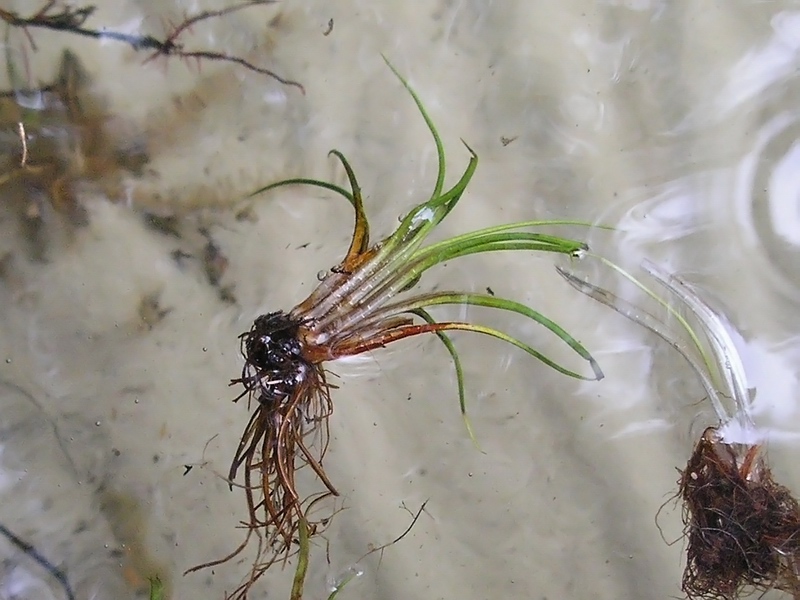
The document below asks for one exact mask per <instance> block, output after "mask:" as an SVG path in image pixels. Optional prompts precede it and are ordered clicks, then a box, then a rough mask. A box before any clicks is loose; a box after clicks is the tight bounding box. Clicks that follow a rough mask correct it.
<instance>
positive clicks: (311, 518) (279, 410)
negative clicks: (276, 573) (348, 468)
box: [187, 312, 338, 600]
mask: <svg viewBox="0 0 800 600" xmlns="http://www.w3.org/2000/svg"><path fill="white" fill-rule="evenodd" d="M297 329H298V323H297V322H295V321H294V320H292V319H291V318H290V317H289V316H287V315H286V314H284V313H282V312H277V313H270V314H268V315H264V316H262V317H259V318H258V319H256V321H255V323H254V324H253V327H252V328H251V330H250V331H248V332H247V333H245V334H243V335H242V336H241V338H242V354H243V355H244V357H245V365H244V368H243V370H242V376H241V377H240V378H238V379H235V380H233V381H232V384H242V385H243V386H244V392H243V393H242V394H241V395H240V396H239V397H238V398H236V400H239V399H240V398H242V397H244V396H249V399H250V400H252V401H255V402H256V403H257V406H256V409H255V412H254V413H253V414H252V416H251V417H250V421H249V422H248V423H247V426H246V427H245V430H244V433H243V434H242V439H241V441H240V443H239V447H238V449H237V451H236V455H235V456H234V459H233V462H232V463H231V468H230V472H229V481H230V482H231V486H233V482H234V480H235V479H236V478H237V476H238V475H239V474H240V473H241V475H242V480H243V485H242V487H243V488H244V490H245V497H246V501H247V509H248V517H249V519H248V521H246V522H243V523H242V524H243V526H244V527H245V528H246V529H247V536H246V538H245V540H244V541H243V542H242V544H241V545H240V546H239V547H238V548H236V549H235V550H234V551H233V552H232V553H231V554H229V555H228V556H226V557H224V558H222V559H220V560H217V561H213V562H209V563H206V564H203V565H199V566H197V567H194V568H192V569H190V570H189V571H187V572H191V571H196V570H198V569H202V568H206V567H211V566H214V565H218V564H221V563H224V562H227V561H229V560H231V559H232V558H234V557H235V556H237V555H238V554H240V553H241V552H242V551H244V550H245V548H247V547H248V545H250V543H251V542H252V541H253V539H255V540H257V548H256V558H255V561H254V562H253V566H252V568H251V570H250V574H249V576H248V577H247V578H246V580H245V581H244V583H242V585H241V586H240V587H239V588H237V589H236V590H234V591H233V592H232V593H231V594H230V595H229V596H228V598H232V599H237V600H238V599H244V598H247V596H248V593H249V591H250V588H251V587H252V586H253V584H254V583H255V582H256V581H257V580H258V579H259V578H260V577H261V576H262V575H263V574H264V573H265V572H266V571H267V570H268V569H269V568H270V567H271V566H272V565H274V564H275V563H278V562H281V563H284V564H285V562H286V560H288V559H289V558H290V557H292V556H293V555H295V554H296V553H297V552H298V550H299V549H300V545H301V537H302V536H301V528H304V532H305V535H306V536H308V537H313V536H315V535H319V534H321V533H322V532H323V531H324V529H325V527H326V526H327V524H328V522H329V519H330V517H331V514H330V513H329V512H328V513H325V512H324V511H320V514H316V515H315V513H316V512H317V511H316V505H317V504H318V503H319V502H321V501H322V500H324V499H325V498H328V497H330V496H337V495H338V492H337V491H336V488H334V486H333V484H332V483H331V481H330V480H329V479H328V476H327V475H326V474H325V471H324V469H323V467H322V461H323V459H324V457H325V453H326V452H327V449H328V441H329V431H328V419H329V417H330V416H331V414H332V413H333V404H332V403H331V397H330V387H329V385H328V383H327V382H326V380H325V371H324V370H323V369H322V367H321V366H320V365H318V364H311V363H309V362H307V361H306V360H305V359H304V358H303V357H302V356H301V353H300V345H299V343H298V342H297ZM306 467H310V469H311V470H312V471H313V472H314V474H315V475H316V477H317V478H318V479H319V480H320V481H322V483H323V486H324V487H323V488H322V489H321V490H320V489H317V490H315V491H313V492H311V493H301V491H300V490H298V486H297V482H296V480H295V477H296V474H297V473H298V472H300V471H302V470H303V469H304V468H306Z"/></svg>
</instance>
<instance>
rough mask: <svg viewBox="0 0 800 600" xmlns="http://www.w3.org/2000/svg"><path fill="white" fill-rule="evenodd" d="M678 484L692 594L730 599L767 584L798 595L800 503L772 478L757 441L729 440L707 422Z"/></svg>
mask: <svg viewBox="0 0 800 600" xmlns="http://www.w3.org/2000/svg"><path fill="white" fill-rule="evenodd" d="M679 486H680V491H679V493H680V496H681V498H682V499H683V502H684V523H685V525H686V535H687V537H688V548H687V561H686V569H685V571H684V575H683V591H684V592H685V593H686V595H687V596H688V597H689V598H690V599H693V598H704V599H711V598H713V599H724V600H732V599H735V598H738V597H740V595H741V594H742V593H743V592H745V591H752V590H757V591H766V590H769V589H779V590H783V591H786V592H790V593H792V594H793V595H794V597H795V598H800V583H799V582H798V578H797V575H798V571H797V568H798V563H797V561H798V559H800V506H798V503H797V501H796V500H795V499H794V497H793V496H792V494H791V493H790V492H789V490H788V489H787V488H785V487H783V486H781V485H778V484H777V483H775V482H774V481H773V479H772V474H771V473H770V470H769V468H768V466H767V464H766V462H765V459H764V456H763V454H761V448H760V446H741V445H735V444H727V443H725V442H723V441H722V440H721V439H720V437H719V435H718V433H717V430H716V429H715V428H708V429H706V431H705V432H704V434H703V437H702V438H701V439H700V441H699V442H698V444H697V446H696V447H695V450H694V452H693V454H692V456H691V458H690V459H689V463H688V464H687V466H686V469H685V470H684V471H683V472H682V474H681V478H680V481H679Z"/></svg>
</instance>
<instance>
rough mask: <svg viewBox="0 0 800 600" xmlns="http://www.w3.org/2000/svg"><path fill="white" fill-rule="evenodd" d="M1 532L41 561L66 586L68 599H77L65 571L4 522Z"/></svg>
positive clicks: (23, 550)
mask: <svg viewBox="0 0 800 600" xmlns="http://www.w3.org/2000/svg"><path fill="white" fill-rule="evenodd" d="M0 534H2V535H4V536H5V537H6V538H8V541H10V542H11V543H12V544H14V545H15V546H16V547H17V548H19V549H20V550H21V551H22V552H23V553H25V554H27V555H28V556H29V557H30V558H32V559H33V560H34V561H36V562H37V563H39V566H41V567H42V568H43V569H44V570H45V571H47V572H48V573H50V575H52V576H53V578H54V579H56V580H57V581H58V583H60V584H61V587H62V588H64V595H65V596H66V597H67V600H75V593H74V592H73V591H72V587H71V586H70V585H69V580H68V579H67V575H66V573H64V571H62V570H61V569H59V568H58V567H56V566H55V565H54V564H53V563H51V562H50V561H49V560H47V559H46V558H45V557H44V556H42V555H41V554H40V553H39V551H38V550H37V549H36V548H34V547H33V545H32V544H29V543H28V542H26V541H25V540H23V539H22V538H20V537H18V536H17V535H16V534H15V533H14V532H13V531H11V530H10V529H9V528H8V527H6V526H5V525H3V524H2V523H0Z"/></svg>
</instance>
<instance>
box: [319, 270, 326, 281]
mask: <svg viewBox="0 0 800 600" xmlns="http://www.w3.org/2000/svg"><path fill="white" fill-rule="evenodd" d="M327 275H328V272H327V271H320V272H319V273H317V281H322V280H323V279H325V277H326V276H327Z"/></svg>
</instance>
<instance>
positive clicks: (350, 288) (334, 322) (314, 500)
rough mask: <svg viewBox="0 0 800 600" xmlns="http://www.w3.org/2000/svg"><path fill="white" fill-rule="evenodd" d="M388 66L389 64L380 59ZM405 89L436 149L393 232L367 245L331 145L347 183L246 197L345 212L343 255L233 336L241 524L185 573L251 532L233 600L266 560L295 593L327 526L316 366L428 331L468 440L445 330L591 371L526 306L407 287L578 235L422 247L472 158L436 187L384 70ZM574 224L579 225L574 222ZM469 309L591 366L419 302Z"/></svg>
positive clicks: (354, 189)
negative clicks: (516, 325) (523, 323)
mask: <svg viewBox="0 0 800 600" xmlns="http://www.w3.org/2000/svg"><path fill="white" fill-rule="evenodd" d="M389 66H390V68H391V65H389ZM392 70H393V72H394V73H395V75H396V76H397V77H398V78H399V79H400V81H401V82H402V84H403V85H404V86H405V88H406V90H407V91H408V92H409V94H410V95H411V97H412V98H413V100H414V102H415V103H416V106H417V109H418V110H419V112H420V114H421V115H422V118H423V119H424V121H425V123H426V125H427V127H428V130H429V131H430V133H431V135H432V137H433V142H434V144H435V147H436V153H437V157H438V172H437V176H436V182H435V184H434V188H433V193H432V194H431V196H430V198H429V199H428V200H426V201H425V202H422V203H421V204H419V205H417V206H415V207H414V208H413V209H411V210H410V211H409V212H408V214H407V215H406V216H405V217H404V218H403V219H402V220H401V222H400V225H399V226H398V227H397V229H396V230H395V231H394V232H393V233H392V234H391V235H389V236H388V237H386V238H385V239H383V240H381V241H380V242H378V243H375V244H370V232H369V223H368V219H367V216H366V213H365V210H364V206H363V200H362V195H361V190H360V188H359V185H358V181H357V179H356V176H355V173H354V172H353V169H352V168H351V166H350V164H349V162H348V161H347V159H346V158H345V157H344V156H343V155H342V154H341V153H340V152H338V151H337V150H332V151H331V154H333V155H334V156H335V157H336V158H338V159H339V160H340V161H341V163H342V165H343V167H344V170H345V172H346V174H347V178H348V180H349V185H350V190H349V191H348V190H346V189H344V188H342V187H339V186H337V185H335V184H332V183H328V182H324V181H318V180H314V179H302V178H300V179H288V180H285V181H279V182H277V183H273V184H271V185H267V186H265V187H263V188H261V189H259V190H257V191H256V192H254V193H253V195H256V194H261V193H264V192H266V191H269V190H273V189H275V188H278V187H282V186H287V185H297V184H302V185H310V186H316V187H319V188H323V189H326V190H330V191H332V192H334V193H336V194H338V195H340V196H342V197H343V198H345V199H346V200H347V201H348V202H349V203H350V205H351V206H352V208H353V210H354V213H355V226H354V230H353V235H352V239H351V242H350V247H349V249H348V250H347V253H346V254H345V257H344V259H343V260H342V261H341V262H340V263H339V264H338V265H336V266H335V267H333V268H332V269H330V271H329V272H328V273H327V274H326V275H325V277H324V278H323V279H322V281H321V282H320V284H319V285H318V286H317V288H316V289H315V290H314V291H313V292H312V293H311V294H310V295H309V296H308V298H306V299H305V300H303V301H302V302H301V303H299V304H298V305H297V306H295V307H294V308H293V309H291V310H289V311H288V312H284V311H275V312H271V313H268V314H265V315H261V316H259V317H257V318H256V319H255V322H254V323H253V325H252V327H251V328H250V330H249V331H247V332H245V333H243V334H242V335H241V336H240V337H241V351H242V355H243V356H244V366H243V369H242V373H241V376H240V377H238V378H236V379H234V380H233V381H232V384H237V385H241V386H242V387H243V390H242V392H241V394H239V396H237V398H235V399H234V401H238V400H239V399H241V398H243V397H245V396H247V397H248V400H250V401H252V402H254V403H255V411H254V412H253V414H252V416H251V417H250V420H249V422H248V424H247V426H246V428H245V431H244V434H243V435H242V439H241V442H240V444H239V447H238V449H237V451H236V454H235V457H234V459H233V462H232V464H231V468H230V472H229V478H230V482H231V486H233V485H234V482H235V481H236V479H237V476H238V475H239V474H243V478H242V483H241V484H240V485H241V486H242V487H243V489H244V491H245V496H246V500H247V507H248V515H249V521H248V522H247V523H246V527H247V535H246V538H245V540H244V541H243V542H242V544H241V545H240V546H239V547H238V548H237V549H236V550H234V552H232V553H231V554H230V555H228V556H226V557H225V558H223V559H221V560H218V561H213V562H211V563H207V564H205V565H200V566H198V567H195V568H194V569H191V570H196V569H199V568H203V567H207V566H211V565H217V564H220V563H222V562H225V561H227V560H230V559H231V558H233V557H234V556H236V555H238V554H239V553H240V552H241V551H243V550H244V548H245V547H246V546H247V545H248V543H249V541H250V540H251V539H252V538H253V537H256V538H257V539H258V544H257V545H258V548H257V558H256V561H255V563H254V564H253V567H252V569H251V571H250V574H249V576H248V577H247V578H246V580H245V582H244V583H243V584H242V585H241V587H240V588H238V589H237V590H235V591H234V592H233V594H232V597H234V598H244V597H246V596H247V594H248V591H249V589H250V587H251V586H252V584H253V583H254V582H255V581H256V580H257V579H258V578H259V577H260V576H261V575H263V574H264V573H265V572H266V571H267V570H268V569H269V568H270V567H271V566H272V565H273V564H275V562H276V561H284V560H286V559H287V558H289V557H290V556H292V555H293V554H295V553H298V557H297V565H296V570H295V577H294V587H293V590H292V595H291V597H292V598H293V599H296V598H300V597H301V596H302V590H303V583H304V581H305V577H306V572H307V568H308V557H309V540H310V539H311V537H313V536H314V535H317V534H319V533H320V532H321V531H322V530H323V529H324V528H325V527H326V525H327V524H328V522H329V519H330V515H329V514H325V516H324V517H320V516H318V515H316V514H315V513H316V512H317V510H316V509H317V508H319V507H321V502H322V501H323V500H324V499H326V498H329V497H331V496H336V495H338V492H337V490H336V487H335V486H334V484H333V482H332V481H330V480H329V478H328V477H327V475H326V474H325V470H324V468H323V460H324V457H325V453H326V450H327V447H328V442H329V435H328V420H329V418H330V416H331V414H332V413H333V403H332V400H331V394H330V389H331V387H332V386H331V385H330V384H329V383H328V381H327V378H326V370H325V367H324V364H325V363H327V362H329V361H334V360H336V359H339V358H342V357H347V356H355V355H358V354H361V353H363V352H368V351H371V350H374V349H377V348H381V347H384V346H387V345H388V344H391V343H393V342H395V341H398V340H401V339H404V338H409V337H413V336H416V335H420V334H423V333H434V334H436V335H437V336H438V337H439V339H440V340H441V342H442V343H443V344H444V346H445V347H446V349H447V351H448V352H449V354H450V357H451V358H452V361H453V364H454V367H455V373H456V379H457V384H458V397H459V403H460V410H461V413H462V415H463V417H464V421H465V423H466V426H467V430H468V432H469V435H470V436H471V437H472V438H473V439H474V433H473V431H472V427H471V426H470V423H469V420H468V418H467V411H466V399H465V390H464V375H463V369H462V365H461V361H460V359H459V355H458V352H457V350H456V348H455V346H454V344H453V342H452V341H451V339H450V337H449V336H448V335H447V332H449V331H470V332H475V333H480V334H484V335H487V336H491V337H494V338H497V339H500V340H502V341H504V342H507V343H509V344H511V345H513V346H516V347H517V348H519V349H521V350H523V351H524V352H526V353H527V354H529V355H530V356H532V357H534V358H536V359H538V360H539V361H541V362H543V363H544V364H546V365H547V366H549V367H551V368H553V369H555V370H557V371H558V372H560V373H563V374H566V375H568V376H570V377H574V378H579V379H600V378H601V377H602V376H603V375H602V372H601V370H600V368H599V367H598V365H597V363H596V362H595V360H594V359H593V358H592V356H591V355H590V354H589V352H587V350H586V349H585V348H584V347H583V346H582V345H581V344H579V343H578V342H577V341H576V340H575V339H574V338H573V337H572V336H570V335H569V334H568V333H567V332H566V331H565V330H564V329H562V328H561V327H560V326H559V325H557V324H556V323H555V322H553V321H552V320H550V319H548V318H547V317H545V316H544V315H542V314H541V313H539V312H537V311H535V310H534V309H532V308H530V307H528V306H526V305H524V304H521V303H519V302H515V301H513V300H510V299H506V298H500V297H496V296H494V295H491V294H477V293H472V292H465V291H436V292H414V291H413V290H414V288H415V287H416V285H417V284H418V283H419V281H420V279H421V278H422V276H423V275H424V274H425V272H427V271H428V270H429V269H431V268H433V267H435V266H436V265H439V264H441V263H443V262H446V261H450V260H454V259H457V258H460V257H463V256H468V255H473V254H479V253H485V252H498V251H540V252H551V253H557V254H567V255H575V254H578V253H581V252H584V251H585V250H586V245H585V244H584V243H583V242H580V241H576V240H572V239H567V238H562V237H556V236H553V235H548V234H544V233H537V232H531V231H529V230H530V229H533V228H537V227H541V226H544V225H564V224H576V223H575V222H573V221H525V222H519V223H512V224H506V225H497V226H494V227H487V228H484V229H480V230H477V231H473V232H470V233H465V234H462V235H458V236H455V237H452V238H449V239H446V240H443V241H439V242H436V243H432V244H429V245H423V242H424V241H425V240H426V238H427V237H428V235H430V234H431V233H432V232H433V231H434V229H435V228H436V227H437V226H438V225H439V224H440V223H441V222H442V220H443V219H445V217H447V215H448V214H450V212H451V211H452V210H453V209H454V208H455V207H456V205H457V204H458V202H459V200H460V199H461V197H462V196H463V194H464V192H465V190H466V188H467V185H468V184H469V182H470V179H471V178H472V176H473V174H474V172H475V169H476V167H477V163H478V157H477V155H476V154H475V152H473V151H472V149H471V148H469V146H466V144H465V146H466V148H467V151H468V152H469V154H470V159H469V163H468V165H467V168H466V169H465V171H464V172H463V174H462V175H461V177H460V178H459V179H458V181H457V182H456V183H455V184H454V185H453V186H452V187H451V188H450V189H447V190H445V188H444V183H445V154H444V148H443V145H442V141H441V139H440V137H439V134H438V133H437V131H436V128H435V127H434V125H433V123H432V121H431V119H430V117H429V116H428V114H427V112H426V111H425V109H424V107H423V105H422V102H421V101H420V99H419V97H418V96H417V94H416V93H415V92H414V91H413V90H412V89H411V88H410V87H409V85H408V84H407V82H406V81H405V80H404V79H403V78H402V77H401V76H400V75H399V74H398V73H397V71H395V70H394V68H392ZM579 224H581V225H585V224H583V223H579ZM445 305H473V306H482V307H486V308H491V309H497V310H503V311H508V312H511V313H516V314H518V315H520V316H521V317H524V318H525V319H528V320H530V321H533V322H535V323H538V324H540V325H542V326H543V327H544V328H546V329H548V330H549V331H550V332H552V333H553V334H555V335H556V336H557V338H558V339H560V340H561V341H563V342H564V343H566V344H567V345H568V346H569V347H570V348H571V349H572V350H573V351H575V352H576V353H577V354H578V356H580V357H581V358H582V359H584V360H586V361H587V362H588V363H589V366H590V367H591V370H592V374H591V375H582V374H580V373H578V372H576V371H573V370H571V369H569V368H567V367H565V366H563V365H561V364H559V363H557V362H555V361H554V360H552V359H550V358H549V357H547V356H546V355H545V354H544V353H542V352H540V351H539V350H537V349H535V348H534V347H533V346H532V345H530V344H528V343H527V342H524V341H522V340H520V339H518V338H517V337H515V336H513V335H511V334H509V333H506V332H504V331H500V330H497V329H494V328H491V327H487V326H484V325H479V324H475V323H471V322H463V321H442V322H440V321H437V320H435V319H434V318H433V317H432V316H431V315H430V314H429V313H428V310H427V309H429V308H431V307H437V306H445ZM304 468H309V469H310V470H311V471H313V473H314V474H315V475H316V477H317V478H318V480H319V481H320V482H321V483H322V486H321V489H320V490H318V491H316V492H313V493H310V494H303V493H301V492H300V491H299V490H298V489H297V482H296V480H295V475H296V473H297V472H298V471H300V470H301V469H304Z"/></svg>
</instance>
